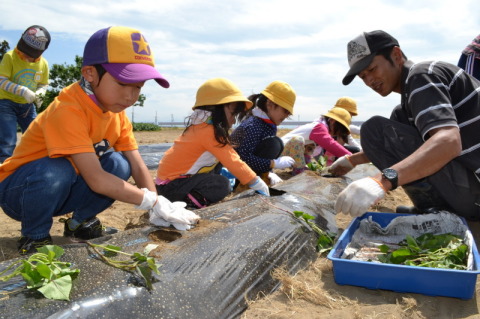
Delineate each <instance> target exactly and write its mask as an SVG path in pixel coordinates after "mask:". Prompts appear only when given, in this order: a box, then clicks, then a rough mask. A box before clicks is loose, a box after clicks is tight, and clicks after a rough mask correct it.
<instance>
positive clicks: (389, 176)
mask: <svg viewBox="0 0 480 319" xmlns="http://www.w3.org/2000/svg"><path fill="white" fill-rule="evenodd" d="M382 173H383V175H384V176H385V177H386V178H387V179H394V178H397V171H396V170H394V169H391V168H386V169H384V170H383V171H382Z"/></svg>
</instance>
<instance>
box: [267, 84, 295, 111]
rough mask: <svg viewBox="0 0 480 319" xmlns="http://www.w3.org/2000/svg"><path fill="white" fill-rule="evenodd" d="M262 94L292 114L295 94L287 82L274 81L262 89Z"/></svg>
mask: <svg viewBox="0 0 480 319" xmlns="http://www.w3.org/2000/svg"><path fill="white" fill-rule="evenodd" d="M262 94H263V95H265V96H266V97H267V98H268V99H269V100H270V101H272V102H273V103H275V104H278V105H280V106H281V107H283V108H284V109H285V110H287V111H288V112H290V114H293V105H294V104H295V98H296V94H295V91H294V90H293V88H292V87H291V86H290V85H289V84H288V83H286V82H282V81H274V82H272V83H270V84H269V85H268V86H267V87H266V88H265V90H263V91H262Z"/></svg>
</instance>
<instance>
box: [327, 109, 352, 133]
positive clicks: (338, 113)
mask: <svg viewBox="0 0 480 319" xmlns="http://www.w3.org/2000/svg"><path fill="white" fill-rule="evenodd" d="M323 116H327V117H329V118H332V119H334V120H335V121H337V122H338V123H340V124H342V125H343V126H345V128H346V129H347V130H348V132H349V133H350V123H351V121H352V116H351V115H350V113H349V112H348V111H347V110H345V109H342V108H341V107H334V108H332V109H331V110H329V111H328V112H327V113H325V114H323Z"/></svg>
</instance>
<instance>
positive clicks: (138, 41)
mask: <svg viewBox="0 0 480 319" xmlns="http://www.w3.org/2000/svg"><path fill="white" fill-rule="evenodd" d="M132 44H133V50H134V51H135V53H137V54H141V55H148V56H150V53H151V51H150V46H149V45H148V42H147V40H145V38H144V37H143V35H142V34H141V33H132Z"/></svg>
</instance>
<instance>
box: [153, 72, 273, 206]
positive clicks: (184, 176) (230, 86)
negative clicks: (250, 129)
mask: <svg viewBox="0 0 480 319" xmlns="http://www.w3.org/2000/svg"><path fill="white" fill-rule="evenodd" d="M251 107H252V102H251V101H250V100H248V99H247V98H246V97H245V96H244V95H243V94H242V92H241V91H240V90H239V89H238V87H237V86H236V85H235V84H234V83H232V82H231V81H229V80H227V79H224V78H214V79H210V80H208V81H206V82H205V83H204V84H202V85H201V86H200V88H199V89H198V91H197V96H196V102H195V105H194V106H193V108H192V109H193V113H192V114H191V115H190V116H189V117H188V122H187V127H186V128H185V130H184V131H183V133H182V135H180V136H179V137H178V138H177V139H176V140H175V141H174V143H173V146H172V147H171V148H170V149H169V150H167V151H166V152H165V155H164V156H163V157H162V159H161V160H160V163H159V166H158V169H157V176H156V179H155V183H156V187H157V192H158V194H161V195H163V196H164V197H166V198H168V199H169V200H171V201H183V202H186V203H187V205H188V206H187V207H190V208H200V207H205V206H207V205H209V204H213V203H216V202H218V201H220V200H222V199H223V198H225V197H226V196H227V195H228V194H229V193H230V191H231V185H230V181H229V180H228V178H227V177H225V176H223V175H220V174H219V167H221V166H219V165H217V164H219V163H221V164H222V165H223V166H224V167H226V168H227V169H228V170H229V171H230V172H231V173H232V174H234V175H235V176H236V177H237V178H238V179H239V180H240V182H241V183H242V184H247V185H248V186H249V187H250V188H252V189H254V190H256V191H258V192H259V193H261V194H264V195H267V196H268V195H269V191H268V186H267V185H266V184H265V182H263V181H262V180H261V179H260V178H259V177H258V176H257V175H256V174H255V172H254V171H253V170H252V169H250V167H249V166H248V165H247V164H246V163H245V162H243V161H242V160H241V159H240V157H239V156H238V154H237V152H235V150H234V149H233V147H232V146H231V144H230V135H229V129H230V128H231V127H232V125H233V124H234V123H235V121H236V118H237V117H238V116H240V117H241V116H242V115H244V112H245V110H246V109H249V108H251Z"/></svg>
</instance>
